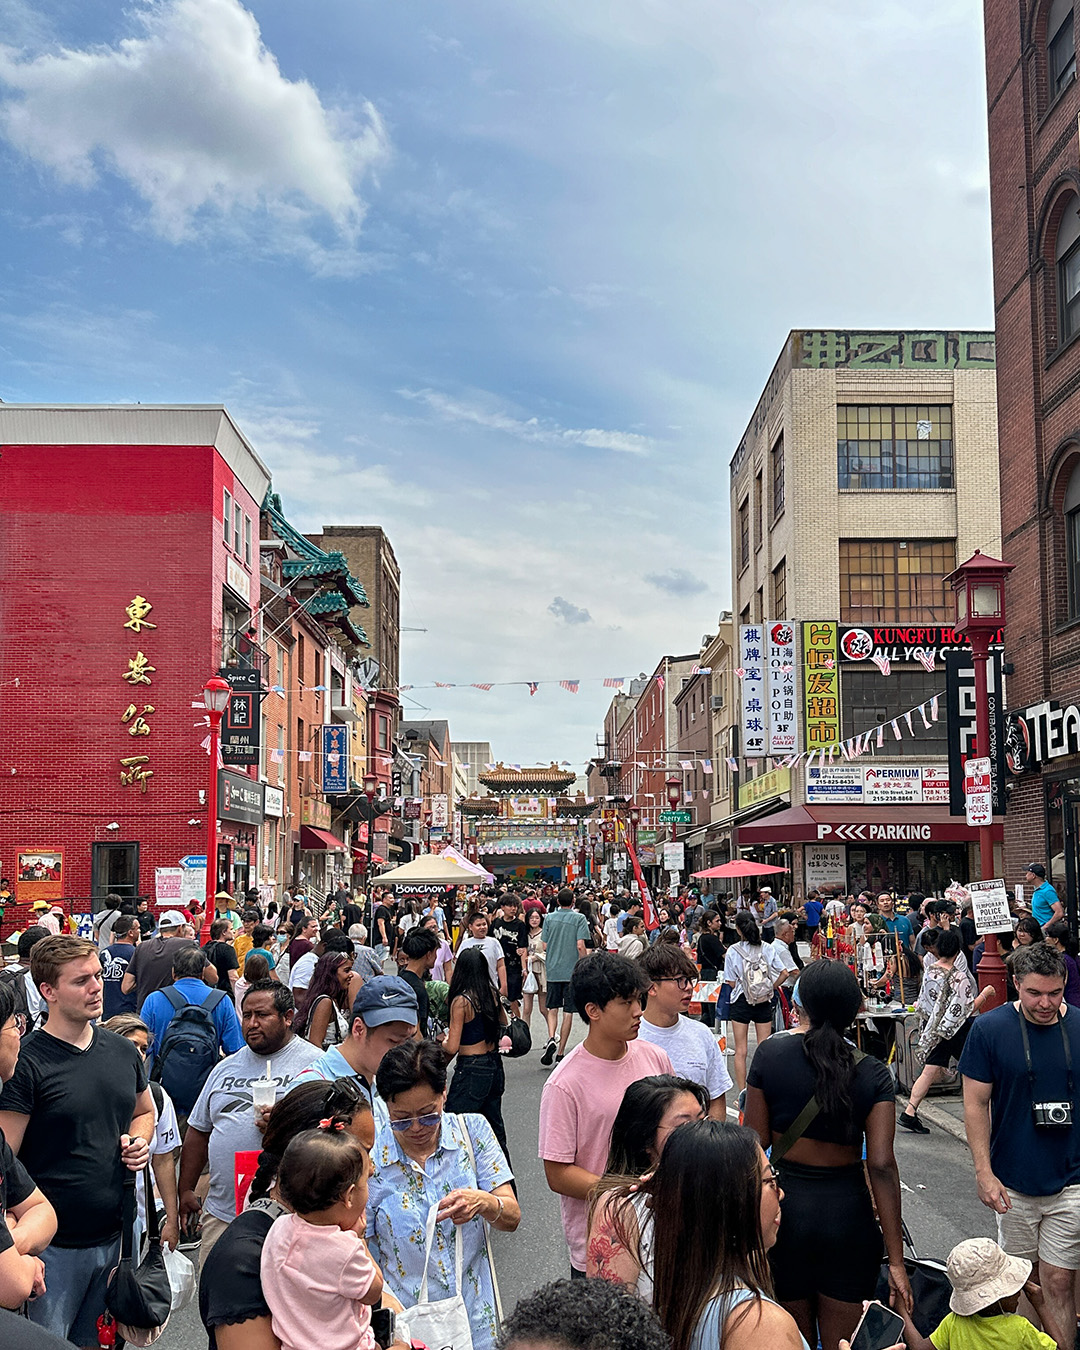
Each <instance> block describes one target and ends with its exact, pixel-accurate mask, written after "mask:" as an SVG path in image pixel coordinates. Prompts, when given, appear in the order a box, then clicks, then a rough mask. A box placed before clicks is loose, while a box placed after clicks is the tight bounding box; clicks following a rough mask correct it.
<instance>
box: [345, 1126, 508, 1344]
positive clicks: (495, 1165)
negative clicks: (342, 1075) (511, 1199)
mask: <svg viewBox="0 0 1080 1350" xmlns="http://www.w3.org/2000/svg"><path fill="white" fill-rule="evenodd" d="M466 1129H467V1130H468V1132H469V1138H470V1139H471V1141H472V1147H473V1153H474V1155H475V1157H476V1170H475V1171H474V1170H473V1167H472V1164H471V1162H470V1160H469V1151H468V1148H467V1147H466V1145H465V1141H464V1132H465V1130H466ZM371 1161H372V1164H373V1168H374V1170H373V1172H372V1175H371V1177H370V1179H369V1181H368V1204H367V1231H366V1233H365V1234H364V1236H365V1238H366V1240H367V1244H368V1247H369V1248H370V1249H371V1255H372V1258H373V1259H374V1260H375V1261H376V1262H377V1263H378V1265H379V1268H380V1270H381V1271H382V1273H383V1279H384V1280H385V1281H386V1287H387V1288H388V1289H389V1290H390V1291H391V1292H392V1293H394V1294H396V1295H397V1297H398V1298H399V1299H400V1300H401V1302H402V1305H403V1307H405V1308H411V1307H412V1306H413V1305H414V1304H415V1303H417V1302H418V1301H419V1298H420V1281H421V1279H422V1278H423V1274H424V1271H423V1265H424V1242H425V1239H426V1224H427V1216H428V1211H429V1209H430V1208H431V1206H432V1205H433V1204H437V1203H438V1202H439V1201H440V1200H442V1199H443V1198H444V1197H446V1196H447V1195H449V1194H450V1192H451V1191H455V1190H458V1189H460V1188H462V1187H473V1188H476V1189H479V1190H482V1191H493V1190H495V1189H496V1187H498V1186H502V1185H504V1184H505V1183H507V1182H509V1181H512V1180H513V1173H512V1172H511V1171H510V1164H509V1163H508V1162H507V1161H506V1155H505V1154H504V1153H503V1151H502V1149H501V1148H500V1147H499V1144H498V1141H497V1140H496V1138H495V1134H494V1132H493V1130H492V1128H491V1126H490V1125H489V1124H488V1122H487V1121H486V1120H485V1119H484V1117H483V1116H474V1115H467V1116H465V1115H454V1114H453V1113H451V1112H449V1111H447V1112H445V1113H444V1114H443V1118H442V1126H441V1128H440V1131H439V1143H438V1145H437V1146H436V1149H435V1152H434V1153H433V1154H432V1155H431V1157H430V1158H429V1159H428V1160H427V1162H426V1163H424V1165H423V1166H421V1165H420V1164H419V1163H418V1162H414V1161H413V1160H412V1158H409V1157H408V1156H407V1155H406V1154H405V1152H404V1151H403V1150H402V1148H401V1145H400V1144H399V1143H398V1141H397V1138H396V1136H395V1135H394V1133H393V1131H392V1130H391V1129H390V1128H389V1126H388V1125H387V1126H385V1127H379V1129H378V1132H377V1134H376V1138H375V1148H374V1150H373V1151H372V1155H371ZM486 1227H487V1221H486V1220H485V1219H481V1218H475V1219H470V1220H469V1222H468V1223H465V1224H462V1226H461V1235H462V1239H463V1244H464V1246H463V1254H464V1259H463V1263H462V1274H461V1279H462V1289H461V1293H462V1295H463V1297H464V1299H465V1305H466V1307H467V1308H468V1312H469V1325H470V1327H471V1328H472V1337H473V1350H494V1346H495V1338H496V1333H497V1330H498V1327H497V1320H496V1315H495V1292H494V1287H493V1285H492V1282H491V1267H490V1265H489V1263H488V1258H487V1238H486V1233H485V1229H486ZM454 1234H455V1228H454V1224H453V1223H452V1222H451V1221H450V1220H449V1219H446V1220H444V1221H443V1222H442V1223H440V1224H437V1225H436V1228H435V1240H434V1242H433V1243H432V1247H431V1262H430V1264H429V1266H428V1298H429V1300H431V1301H432V1302H435V1301H437V1300H438V1299H443V1298H449V1297H450V1296H451V1295H452V1294H454V1293H456V1292H457V1290H456V1289H455V1288H454V1248H455V1236H454Z"/></svg>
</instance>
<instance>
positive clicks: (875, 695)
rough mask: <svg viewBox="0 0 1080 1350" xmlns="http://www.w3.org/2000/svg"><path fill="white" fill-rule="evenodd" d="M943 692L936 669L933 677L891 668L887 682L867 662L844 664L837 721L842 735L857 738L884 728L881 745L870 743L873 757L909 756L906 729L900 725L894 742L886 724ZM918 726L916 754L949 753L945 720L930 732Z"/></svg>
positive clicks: (907, 668)
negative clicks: (900, 734)
mask: <svg viewBox="0 0 1080 1350" xmlns="http://www.w3.org/2000/svg"><path fill="white" fill-rule="evenodd" d="M941 688H942V674H941V670H940V669H938V670H937V671H935V672H934V673H933V674H930V673H929V672H928V671H925V670H923V669H922V667H921V666H916V667H914V669H913V668H912V667H911V666H893V668H892V673H891V674H890V675H889V677H888V679H886V678H885V677H884V676H883V675H882V674H881V672H880V671H879V670H878V669H877V667H876V666H872V665H871V664H870V662H869V661H868V662H866V663H865V668H864V666H862V665H851V664H850V663H849V664H845V665H844V668H843V670H842V671H841V672H840V717H841V722H840V725H841V728H842V730H841V735H843V736H858V735H859V734H860V733H861V732H863V731H870V730H871V729H872V728H873V727H875V726H884V728H885V731H884V735H883V736H882V741H881V744H880V745H878V744H877V738H876V737H875V738H874V740H873V741H872V742H871V745H870V749H871V753H872V754H874V755H910V754H911V753H912V740H911V737H910V736H908V734H907V728H906V727H905V726H904V724H903V722H901V723H900V730H901V733H902V739H901V740H899V741H898V740H897V739H896V737H895V736H894V735H893V731H892V727H890V726H889V723H890V722H891V721H892V720H893V718H894V717H899V716H900V714H901V713H904V712H906V711H907V710H908V708H916V707H918V706H919V704H920V703H926V702H928V700H930V699H932V698H933V697H934V695H935V694H939V693H940V692H941ZM915 721H916V723H917V724H918V726H919V737H918V753H919V755H920V756H922V755H945V754H947V753H948V739H947V737H948V728H947V726H946V723H945V718H944V717H942V719H941V720H940V721H939V722H931V723H930V730H929V731H927V730H926V728H925V727H923V726H922V724H921V721H920V719H919V717H918V716H917V715H916V718H915Z"/></svg>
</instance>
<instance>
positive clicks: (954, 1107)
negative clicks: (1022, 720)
mask: <svg viewBox="0 0 1080 1350" xmlns="http://www.w3.org/2000/svg"><path fill="white" fill-rule="evenodd" d="M897 1101H898V1102H900V1103H903V1106H906V1105H907V1098H906V1097H902V1096H900V1095H899V1094H897ZM903 1106H901V1110H902V1109H903ZM919 1119H920V1120H922V1121H924V1122H925V1123H926V1124H927V1125H931V1126H936V1127H937V1128H938V1129H939V1130H944V1131H945V1133H946V1134H951V1135H952V1137H953V1138H954V1139H959V1140H960V1142H961V1143H962V1144H963V1145H964V1146H965V1147H966V1146H967V1135H966V1134H965V1133H964V1098H963V1094H962V1092H961V1091H960V1089H959V1087H956V1088H951V1089H949V1090H948V1091H946V1092H941V1093H934V1094H931V1096H929V1097H927V1099H926V1100H925V1101H924V1102H923V1104H922V1106H920V1107H919Z"/></svg>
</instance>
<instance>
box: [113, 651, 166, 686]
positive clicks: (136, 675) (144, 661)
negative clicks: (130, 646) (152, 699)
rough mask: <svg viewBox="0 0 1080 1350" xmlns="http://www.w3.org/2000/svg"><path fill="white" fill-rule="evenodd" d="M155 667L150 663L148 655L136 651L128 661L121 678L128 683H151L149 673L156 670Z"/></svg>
mask: <svg viewBox="0 0 1080 1350" xmlns="http://www.w3.org/2000/svg"><path fill="white" fill-rule="evenodd" d="M156 670H157V667H156V666H152V665H151V664H150V660H149V658H148V657H146V656H144V655H143V653H142V652H136V653H135V655H134V656H133V657H132V658H131V660H130V661H129V662H128V668H127V670H125V671H124V673H123V675H121V677H120V678H121V679H122V680H127V682H128V684H151V683H152V681H151V679H150V674H149V673H148V672H150V673H154V672H156Z"/></svg>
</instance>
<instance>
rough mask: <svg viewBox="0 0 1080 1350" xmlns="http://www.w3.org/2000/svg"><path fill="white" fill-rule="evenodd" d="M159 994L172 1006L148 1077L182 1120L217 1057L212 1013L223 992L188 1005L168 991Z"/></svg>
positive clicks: (217, 1046)
mask: <svg viewBox="0 0 1080 1350" xmlns="http://www.w3.org/2000/svg"><path fill="white" fill-rule="evenodd" d="M161 992H162V993H163V994H164V995H165V997H166V998H167V999H168V1000H169V1002H170V1003H171V1004H172V1006H173V1016H172V1021H171V1022H170V1023H169V1025H168V1026H167V1027H166V1028H165V1035H164V1036H162V1038H161V1045H160V1046H158V1047H157V1049H156V1051H155V1054H154V1069H153V1072H152V1073H151V1075H150V1076H151V1078H153V1080H154V1081H155V1082H156V1083H160V1084H161V1086H162V1087H163V1088H164V1089H165V1091H166V1092H167V1093H168V1094H169V1096H170V1097H171V1098H172V1099H173V1104H174V1105H175V1106H176V1109H177V1111H179V1112H181V1114H183V1115H185V1116H186V1115H187V1114H188V1113H189V1112H190V1111H191V1108H192V1107H193V1106H194V1105H195V1102H196V1101H197V1100H198V1096H199V1093H200V1092H201V1091H202V1090H203V1085H204V1083H205V1082H206V1080H207V1079H208V1078H209V1077H210V1071H211V1069H213V1067H214V1065H215V1064H216V1063H217V1062H218V1058H219V1056H220V1053H221V1043H220V1041H219V1039H218V1030H217V1027H216V1026H215V1025H214V1017H213V1013H214V1009H215V1008H216V1007H217V1005H218V1004H219V1003H220V1002H221V1000H222V999H223V998H224V997H225V992H224V990H222V989H212V990H211V991H210V993H209V994H208V995H207V997H206V998H205V999H204V1000H203V1002H202V1003H189V1002H188V1001H187V999H185V998H184V996H183V994H181V993H180V992H179V991H178V990H176V989H174V988H171V987H170V988H168V989H162V991H161Z"/></svg>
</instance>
